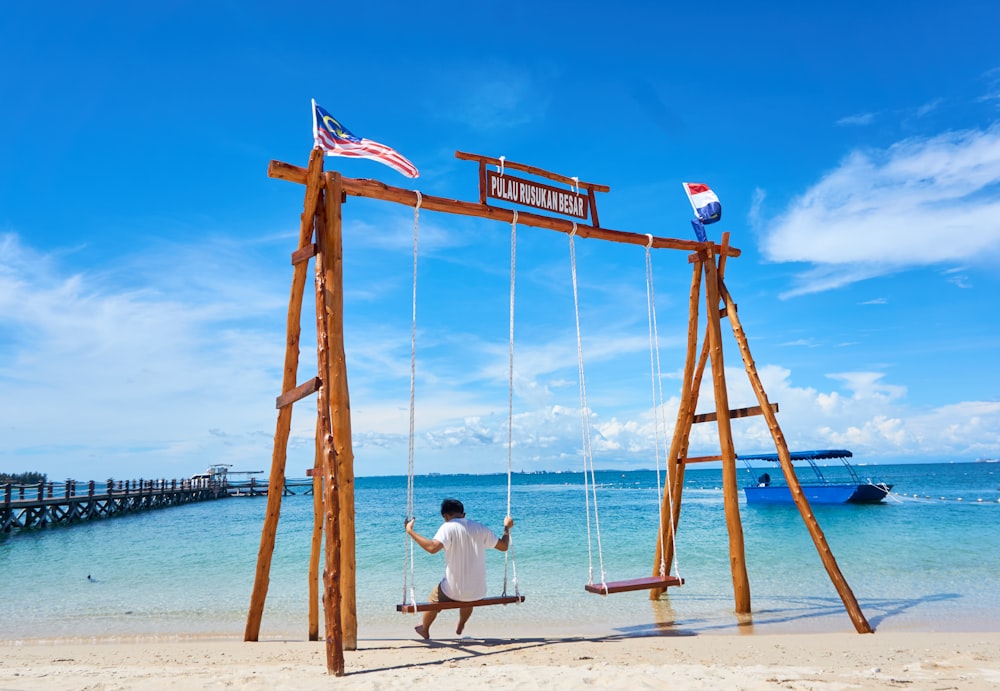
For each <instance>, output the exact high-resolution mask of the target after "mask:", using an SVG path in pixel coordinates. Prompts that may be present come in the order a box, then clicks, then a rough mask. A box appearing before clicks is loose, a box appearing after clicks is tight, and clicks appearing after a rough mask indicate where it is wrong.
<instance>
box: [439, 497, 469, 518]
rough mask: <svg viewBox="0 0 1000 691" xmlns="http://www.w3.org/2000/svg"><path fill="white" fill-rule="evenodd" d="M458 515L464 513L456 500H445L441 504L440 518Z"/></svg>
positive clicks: (460, 504)
mask: <svg viewBox="0 0 1000 691" xmlns="http://www.w3.org/2000/svg"><path fill="white" fill-rule="evenodd" d="M459 513H465V507H464V506H462V502H460V501H459V500H458V499H445V500H444V501H443V502H441V515H442V516H454V515H455V514H459Z"/></svg>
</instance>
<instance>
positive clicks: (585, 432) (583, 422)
mask: <svg viewBox="0 0 1000 691" xmlns="http://www.w3.org/2000/svg"><path fill="white" fill-rule="evenodd" d="M575 238H576V222H575V221H574V222H573V230H572V231H571V232H570V234H569V265H570V272H571V274H572V276H573V314H574V315H575V317H576V365H577V373H578V377H579V380H580V428H581V436H582V444H583V494H584V498H585V502H586V505H587V560H588V563H587V566H588V571H587V584H588V585H593V583H594V550H593V539H592V536H591V531H590V503H591V493H593V503H594V526H595V532H596V534H597V557H598V561H599V565H600V569H601V585H602V586H604V590H605V594H606V593H607V589H608V587H607V578H606V575H605V571H604V551H603V549H602V547H601V520H600V516H599V514H598V512H597V479H596V477H595V476H594V453H593V445H592V443H591V436H590V415H589V410H590V408H589V406H588V403H587V384H586V379H585V377H584V371H583V339H582V336H581V332H580V297H579V290H578V288H577V280H576V244H575ZM588 473H589V478H588Z"/></svg>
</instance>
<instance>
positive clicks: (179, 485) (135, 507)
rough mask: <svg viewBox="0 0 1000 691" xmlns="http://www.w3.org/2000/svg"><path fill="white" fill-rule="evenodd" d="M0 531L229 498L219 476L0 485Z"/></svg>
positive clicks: (225, 485) (74, 521) (224, 484)
mask: <svg viewBox="0 0 1000 691" xmlns="http://www.w3.org/2000/svg"><path fill="white" fill-rule="evenodd" d="M2 492H3V494H2V496H0V499H2V503H0V531H2V532H4V533H9V532H10V531H11V530H14V529H24V528H37V527H43V526H47V525H55V524H64V523H76V522H79V521H84V520H88V519H91V518H107V517H109V516H115V515H118V514H123V513H130V512H135V511H145V510H147V509H159V508H164V507H167V506H177V505H179V504H188V503H191V502H196V501H207V500H212V499H221V498H224V497H228V496H229V488H228V485H227V483H226V481H225V480H224V479H223V480H215V479H212V480H208V479H205V480H202V479H198V480H191V479H184V480H126V481H124V482H121V481H118V482H115V481H111V482H110V483H106V482H102V483H96V482H94V481H93V480H91V481H89V482H84V483H78V482H77V481H75V480H69V481H67V482H40V483H38V484H37V485H27V486H26V485H15V484H12V483H7V484H6V485H3V486H2Z"/></svg>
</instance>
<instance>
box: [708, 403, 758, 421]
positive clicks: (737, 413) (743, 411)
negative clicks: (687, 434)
mask: <svg viewBox="0 0 1000 691" xmlns="http://www.w3.org/2000/svg"><path fill="white" fill-rule="evenodd" d="M771 410H772V411H774V412H775V413H776V412H778V404H777V403H772V404H771ZM763 414H764V411H763V410H762V409H761V407H760V406H759V405H755V406H751V407H750V408H736V409H734V410H730V411H729V419H730V420H735V419H736V418H741V417H751V416H753V415H763ZM718 419H719V417H718V415H716V414H715V413H701V414H699V415H695V416H694V419H693V420H692V422H694V423H699V422H715V421H716V420H718Z"/></svg>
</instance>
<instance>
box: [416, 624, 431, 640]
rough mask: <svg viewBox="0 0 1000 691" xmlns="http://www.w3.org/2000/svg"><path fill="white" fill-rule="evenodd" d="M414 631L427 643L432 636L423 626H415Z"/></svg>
mask: <svg viewBox="0 0 1000 691" xmlns="http://www.w3.org/2000/svg"><path fill="white" fill-rule="evenodd" d="M413 630H414V631H416V632H417V635H419V636H420V637H421V638H423V639H424V640H425V641H427V640H430V637H431V634H430V632H429V631H428V630H427V629H425V628H424V625H423V624H420V625H418V626H414V627H413Z"/></svg>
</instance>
